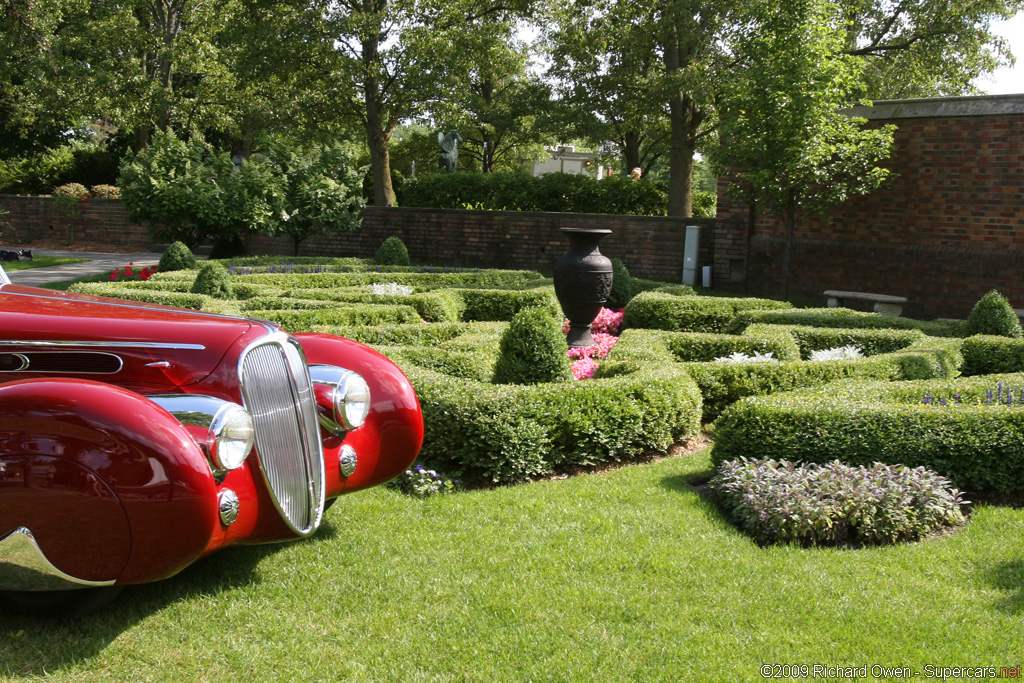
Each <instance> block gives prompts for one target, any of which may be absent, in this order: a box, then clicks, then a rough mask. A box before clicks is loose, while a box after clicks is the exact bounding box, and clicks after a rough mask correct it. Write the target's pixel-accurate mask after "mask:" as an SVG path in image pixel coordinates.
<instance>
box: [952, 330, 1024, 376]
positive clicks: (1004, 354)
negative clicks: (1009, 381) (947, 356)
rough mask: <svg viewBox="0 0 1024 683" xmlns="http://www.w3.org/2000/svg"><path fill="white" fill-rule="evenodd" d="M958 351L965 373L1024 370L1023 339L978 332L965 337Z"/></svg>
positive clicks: (982, 373)
mask: <svg viewBox="0 0 1024 683" xmlns="http://www.w3.org/2000/svg"><path fill="white" fill-rule="evenodd" d="M960 353H962V354H963V356H964V364H963V367H962V368H961V372H962V373H963V374H965V375H991V374H995V373H1000V372H1022V371H1024V339H1013V338H1011V337H1004V336H995V335H981V334H979V335H975V336H973V337H968V338H967V339H965V340H964V342H963V344H962V345H961V346H960Z"/></svg>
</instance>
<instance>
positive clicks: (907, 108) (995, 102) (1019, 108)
mask: <svg viewBox="0 0 1024 683" xmlns="http://www.w3.org/2000/svg"><path fill="white" fill-rule="evenodd" d="M843 111H844V112H845V113H847V114H850V115H851V116H860V117H863V118H865V119H869V120H883V121H885V120H891V119H918V118H921V119H923V118H956V117H967V116H1003V115H1012V114H1024V94H1020V95H977V96H964V97H925V98H919V99H907V100H877V101H876V102H874V103H873V104H872V105H871V106H864V105H857V106H855V107H850V108H849V109H844V110H843Z"/></svg>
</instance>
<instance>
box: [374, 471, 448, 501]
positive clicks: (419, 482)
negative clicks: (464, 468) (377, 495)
mask: <svg viewBox="0 0 1024 683" xmlns="http://www.w3.org/2000/svg"><path fill="white" fill-rule="evenodd" d="M385 486H387V487H388V488H392V489H395V490H396V491H399V492H401V493H404V494H406V495H410V496H413V497H415V498H428V497H430V496H433V495H437V494H444V493H456V492H458V491H461V490H462V488H463V487H462V482H461V481H459V480H458V479H450V478H448V477H447V476H445V475H444V474H443V473H441V472H438V471H436V470H428V469H426V468H425V467H423V465H416V466H415V467H413V468H411V469H408V470H406V471H405V472H403V473H402V474H400V475H398V476H397V477H395V478H394V479H392V480H391V481H389V482H388V483H387V484H385Z"/></svg>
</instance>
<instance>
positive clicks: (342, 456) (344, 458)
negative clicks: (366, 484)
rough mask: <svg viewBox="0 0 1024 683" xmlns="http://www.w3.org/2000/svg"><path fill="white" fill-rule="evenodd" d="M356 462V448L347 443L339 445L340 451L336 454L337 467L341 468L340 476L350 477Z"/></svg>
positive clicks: (357, 460) (357, 458) (354, 469)
mask: <svg viewBox="0 0 1024 683" xmlns="http://www.w3.org/2000/svg"><path fill="white" fill-rule="evenodd" d="M358 462H359V456H357V455H356V449H354V448H352V447H351V446H349V445H348V444H346V445H344V446H342V447H341V453H339V454H338V469H339V470H341V476H343V477H351V476H352V473H353V472H355V471H356V464H357V463H358Z"/></svg>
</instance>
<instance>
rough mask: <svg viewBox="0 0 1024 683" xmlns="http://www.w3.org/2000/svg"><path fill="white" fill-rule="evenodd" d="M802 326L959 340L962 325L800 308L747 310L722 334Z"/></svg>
mask: <svg viewBox="0 0 1024 683" xmlns="http://www.w3.org/2000/svg"><path fill="white" fill-rule="evenodd" d="M759 323H761V324H766V325H803V326H809V327H836V328H864V329H898V330H921V331H922V332H924V333H925V334H927V335H929V336H932V337H962V336H964V334H963V321H960V320H931V321H922V320H914V319H912V318H897V317H894V316H891V315H881V314H880V313H864V312H862V311H853V310H850V309H849V308H801V309H795V308H794V309H789V310H748V311H741V312H739V313H737V314H736V317H735V318H733V319H732V320H731V321H730V322H729V324H728V325H727V326H726V328H725V331H726V332H728V333H730V334H740V333H741V332H743V330H745V329H746V328H747V326H749V325H754V324H759Z"/></svg>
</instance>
